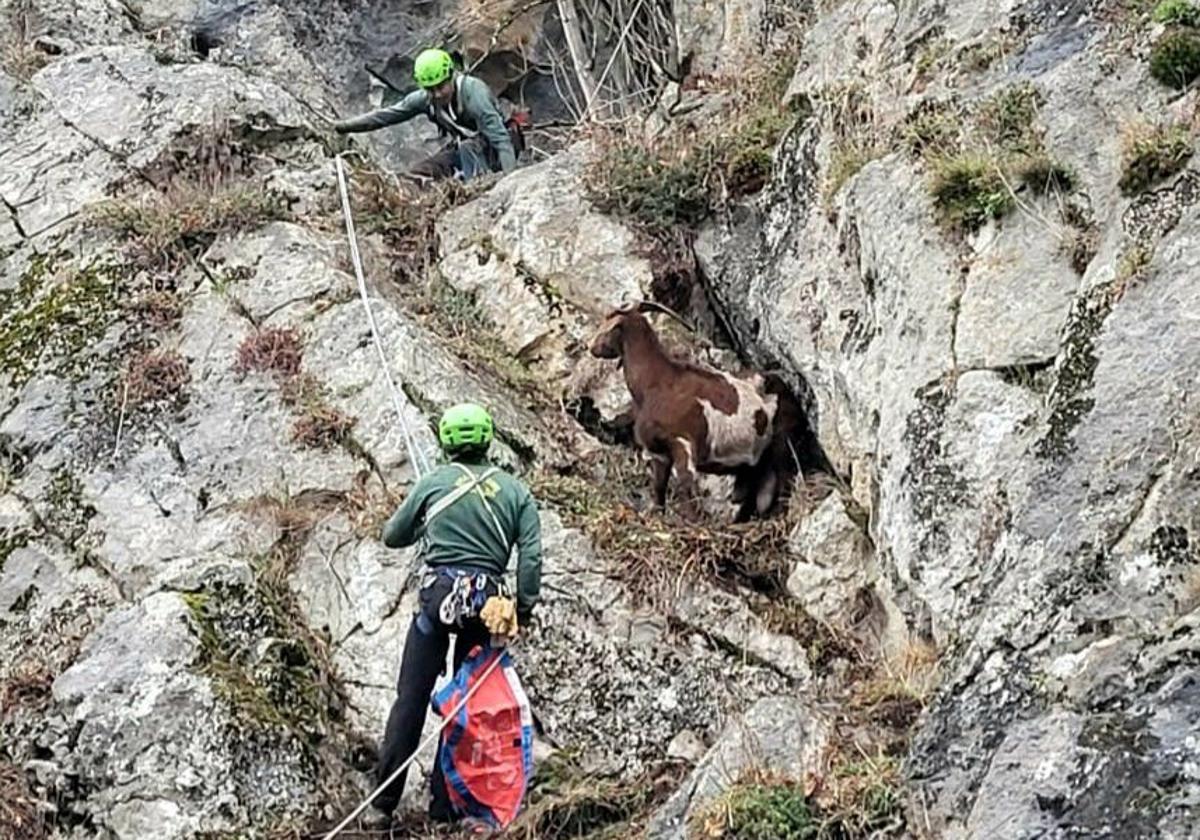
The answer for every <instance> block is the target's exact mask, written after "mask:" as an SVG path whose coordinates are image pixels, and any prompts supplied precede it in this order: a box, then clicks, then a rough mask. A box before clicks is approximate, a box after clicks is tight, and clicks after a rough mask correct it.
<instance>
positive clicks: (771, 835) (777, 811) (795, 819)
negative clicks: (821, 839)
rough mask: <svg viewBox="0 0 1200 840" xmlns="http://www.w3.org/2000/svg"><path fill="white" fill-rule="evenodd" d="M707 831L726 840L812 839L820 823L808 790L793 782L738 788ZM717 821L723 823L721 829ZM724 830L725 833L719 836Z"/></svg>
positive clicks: (733, 791) (730, 794)
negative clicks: (808, 798) (811, 805)
mask: <svg viewBox="0 0 1200 840" xmlns="http://www.w3.org/2000/svg"><path fill="white" fill-rule="evenodd" d="M722 804H723V807H722V808H721V809H720V811H719V812H718V814H717V815H716V816H715V817H710V818H709V820H708V823H707V825H706V828H708V830H709V835H708V836H710V837H714V836H715V837H720V838H722V840H809V838H814V837H816V836H817V833H818V831H819V830H820V823H819V822H818V821H817V820H816V819H815V818H814V815H813V813H812V810H811V809H810V808H809V805H808V800H807V798H806V797H805V796H804V790H803V789H802V788H801V787H800V786H799V785H797V784H792V783H752V784H743V785H738V786H736V787H734V788H733V789H731V790H730V791H729V793H728V794H727V796H726V798H725V801H724V802H723V803H722ZM717 820H722V821H723V822H724V825H723V826H721V825H720V823H719V822H717ZM718 831H720V832H721V833H719V834H718V833H716V832H718Z"/></svg>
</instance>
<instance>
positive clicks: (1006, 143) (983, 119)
mask: <svg viewBox="0 0 1200 840" xmlns="http://www.w3.org/2000/svg"><path fill="white" fill-rule="evenodd" d="M1041 104H1042V96H1041V94H1040V93H1039V92H1038V90H1037V88H1035V87H1034V86H1033V85H1032V84H1021V85H1013V86H1011V87H1007V88H1004V89H1003V90H1001V91H1000V92H998V93H996V94H995V95H993V96H992V97H991V98H989V99H988V100H986V101H985V102H984V103H983V105H982V106H981V107H980V109H979V112H978V114H977V115H976V121H977V123H978V127H979V130H980V131H981V132H982V133H983V135H984V136H985V137H986V138H987V139H988V141H989V142H990V143H992V144H993V145H995V146H998V147H1000V148H1002V149H1004V150H1006V151H1009V152H1015V153H1021V154H1030V153H1032V152H1035V151H1039V150H1040V147H1041V139H1040V137H1039V136H1038V134H1037V129H1036V125H1037V115H1038V109H1039V108H1040V107H1041Z"/></svg>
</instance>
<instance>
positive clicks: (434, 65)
mask: <svg viewBox="0 0 1200 840" xmlns="http://www.w3.org/2000/svg"><path fill="white" fill-rule="evenodd" d="M453 70H454V59H452V58H451V57H450V53H448V52H446V51H445V50H424V51H423V52H422V53H421V54H420V55H418V56H417V61H416V63H415V64H413V78H414V79H416V82H417V84H419V85H420V86H421V87H423V88H432V87H437V86H438V85H440V84H441V83H442V82H444V81H446V80H447V79H449V78H450V74H451V72H453Z"/></svg>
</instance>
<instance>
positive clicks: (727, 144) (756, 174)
mask: <svg viewBox="0 0 1200 840" xmlns="http://www.w3.org/2000/svg"><path fill="white" fill-rule="evenodd" d="M786 56H790V54H789V53H786V51H785V52H784V53H780V54H776V55H774V56H772V57H771V58H779V60H777V61H776V60H770V61H766V62H764V65H763V66H764V67H765V68H767V69H766V70H765V71H764V72H763V73H761V74H759V75H757V76H756V77H754V78H750V79H747V80H746V82H745V85H744V86H743V87H742V88H740V89H739V90H737V91H735V92H733V93H732V97H731V102H730V104H729V105H728V107H727V108H726V109H725V111H724V112H723V113H722V114H720V115H719V116H717V117H714V119H713V121H712V130H711V131H688V132H686V133H684V132H676V133H675V135H674V136H671V137H669V138H668V139H666V140H663V141H660V142H658V143H649V144H648V143H646V142H645V141H643V140H641V139H639V138H636V137H620V138H616V139H612V140H610V142H608V143H607V145H606V146H604V148H603V149H602V152H601V154H600V155H599V156H598V157H597V159H596V160H594V161H593V162H592V164H591V165H590V166H589V167H588V171H587V174H586V177H585V186H586V189H587V192H588V196H589V198H590V199H591V201H592V203H593V204H594V205H595V206H596V207H597V209H599V210H600V211H601V212H605V213H609V214H612V215H615V216H619V217H623V218H626V219H630V220H632V221H634V222H636V223H639V224H640V225H641V226H642V227H643V228H644V229H646V230H648V231H650V232H662V231H667V230H670V229H672V228H677V227H689V226H695V225H697V224H699V223H700V222H702V221H703V220H704V219H705V218H706V217H707V216H708V215H709V214H711V213H712V212H713V211H714V210H715V209H716V208H717V206H718V205H719V203H720V202H721V201H723V200H725V199H726V198H739V197H741V196H745V195H750V194H752V193H754V192H757V191H758V190H760V189H761V188H762V187H763V186H764V185H765V184H766V182H767V179H768V178H769V177H770V174H771V168H772V166H773V163H774V151H775V144H776V143H777V142H778V140H779V138H780V136H781V135H782V134H783V132H784V131H785V130H786V129H787V127H788V126H789V125H790V124H791V123H793V122H794V121H795V120H796V119H797V118H798V115H797V113H796V111H797V108H792V109H788V108H786V107H784V105H783V99H784V94H785V91H786V89H787V84H788V82H789V80H790V78H791V67H792V62H791V61H789V60H785V57H786ZM797 106H798V108H799V109H801V110H802V109H803V107H804V103H803V100H797Z"/></svg>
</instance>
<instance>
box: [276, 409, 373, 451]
mask: <svg viewBox="0 0 1200 840" xmlns="http://www.w3.org/2000/svg"><path fill="white" fill-rule="evenodd" d="M355 422H357V421H356V420H355V418H353V417H350V416H349V415H347V414H345V413H343V412H342V411H339V410H338V409H336V408H334V407H333V406H331V405H327V404H321V405H315V406H312V407H310V408H308V409H306V410H305V411H304V413H303V414H301V415H300V417H299V419H297V420H296V422H295V424H294V425H293V426H292V440H294V441H296V442H297V443H299V444H300V445H301V446H308V447H312V448H313V449H333V448H334V447H335V446H341V445H343V444H345V443H346V442H347V441H348V440H349V437H350V430H351V429H352V428H354V424H355Z"/></svg>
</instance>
